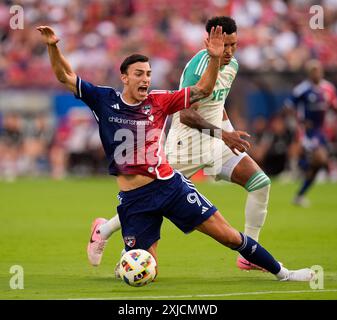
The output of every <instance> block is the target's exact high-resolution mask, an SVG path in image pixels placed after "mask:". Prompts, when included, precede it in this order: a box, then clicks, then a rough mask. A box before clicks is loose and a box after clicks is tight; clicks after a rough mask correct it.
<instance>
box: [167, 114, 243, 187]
mask: <svg viewBox="0 0 337 320" xmlns="http://www.w3.org/2000/svg"><path fill="white" fill-rule="evenodd" d="M223 129H224V130H227V131H233V130H234V129H233V127H232V125H231V123H230V122H229V121H228V120H227V121H224V122H223ZM208 150H210V151H211V152H210V155H206V154H204V155H203V157H200V158H201V159H207V160H206V161H204V162H201V161H200V162H199V163H198V162H197V163H179V162H178V163H177V162H175V161H173V162H172V163H171V162H170V163H171V165H172V167H173V168H174V169H176V170H178V171H180V172H181V173H182V174H183V175H184V176H186V177H187V178H190V177H192V176H193V175H194V174H195V173H197V172H198V171H199V170H200V169H204V173H205V174H206V175H209V176H211V177H213V178H214V179H215V180H226V181H231V176H232V173H233V170H234V168H235V167H236V166H237V165H238V163H239V162H240V161H241V159H243V158H244V157H245V156H247V153H246V152H243V153H240V152H238V155H235V154H234V153H233V152H232V150H231V149H230V148H228V147H227V145H226V144H225V143H224V142H223V141H222V140H220V139H218V140H217V143H216V145H215V146H214V145H212V147H210V148H209V149H208ZM169 160H170V159H169Z"/></svg>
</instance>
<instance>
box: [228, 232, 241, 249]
mask: <svg viewBox="0 0 337 320" xmlns="http://www.w3.org/2000/svg"><path fill="white" fill-rule="evenodd" d="M241 243H242V238H241V235H240V233H239V232H238V231H236V230H235V229H232V230H231V231H230V232H227V234H226V238H225V241H224V243H223V244H224V245H225V246H226V247H228V248H230V249H234V248H237V247H239V246H240V245H241Z"/></svg>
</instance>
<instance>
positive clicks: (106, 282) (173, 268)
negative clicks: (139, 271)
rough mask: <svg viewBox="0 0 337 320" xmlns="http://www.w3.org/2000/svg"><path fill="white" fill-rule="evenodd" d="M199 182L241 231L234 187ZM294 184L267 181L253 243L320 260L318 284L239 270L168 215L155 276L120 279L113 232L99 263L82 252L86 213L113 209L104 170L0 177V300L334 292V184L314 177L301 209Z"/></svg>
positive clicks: (301, 262)
mask: <svg viewBox="0 0 337 320" xmlns="http://www.w3.org/2000/svg"><path fill="white" fill-rule="evenodd" d="M198 188H199V190H200V191H201V192H202V193H204V194H205V195H206V196H207V197H208V199H209V200H211V201H212V202H214V204H215V205H216V206H217V207H218V208H219V210H220V211H221V213H222V214H223V215H224V216H225V217H226V219H227V220H228V221H229V222H230V223H231V224H232V225H233V226H234V227H236V228H238V229H239V230H243V223H244V205H245V199H246V193H245V191H244V190H243V189H242V188H240V187H238V186H235V185H230V184H226V183H203V184H199V185H198ZM296 188H297V185H296V184H281V183H278V182H276V181H274V182H273V185H272V189H271V195H270V205H269V213H268V217H267V220H266V223H265V226H264V228H263V230H262V232H261V236H260V242H261V244H262V245H264V246H265V247H266V248H267V249H268V250H269V251H270V252H272V254H273V255H274V256H275V257H276V258H277V259H278V260H279V261H281V262H283V263H284V264H285V266H287V267H288V268H302V267H311V266H313V265H320V266H322V267H323V269H324V289H322V290H313V289H311V288H310V286H309V284H308V283H295V282H290V283H288V282H278V281H275V280H274V277H273V276H272V275H270V274H267V273H261V272H256V271H253V272H243V271H240V270H238V269H237V268H236V266H235V259H236V253H235V252H233V251H231V250H229V249H227V248H225V247H222V246H221V245H220V244H218V243H216V242H215V241H214V240H212V239H210V238H208V237H206V236H205V235H202V234H200V233H198V232H193V233H192V234H190V235H184V234H183V233H182V232H180V231H179V230H178V229H177V228H176V227H175V226H174V225H173V224H171V222H169V221H165V222H164V224H163V227H162V235H161V236H162V239H161V240H160V243H159V247H158V254H159V276H158V278H157V281H156V282H154V283H151V284H149V285H148V286H145V287H141V288H133V287H129V286H127V285H126V284H125V283H124V282H122V281H120V280H116V279H114V275H113V270H114V266H115V263H116V261H117V260H118V258H119V256H120V252H121V249H122V246H123V243H122V239H121V234H120V232H117V233H115V234H114V235H113V236H112V237H111V239H110V241H109V243H108V246H107V248H106V251H105V255H104V257H103V261H102V264H101V266H100V267H98V268H93V267H91V266H89V264H88V262H87V257H86V245H87V241H88V239H89V233H90V225H91V222H92V219H93V218H95V217H97V216H105V217H110V216H112V215H114V214H115V206H116V205H117V198H116V194H117V186H116V183H115V181H114V179H113V178H92V179H68V180H65V181H51V180H48V179H38V180H30V179H22V180H19V181H17V182H13V183H5V182H0V221H1V223H0V234H1V237H0V299H84V298H93V299H96V298H97V299H147V300H149V299H156V300H157V299H170V300H175V299H199V300H200V299H201V300H207V299H287V300H288V299H315V300H316V299H337V200H336V199H337V193H336V189H337V186H336V185H334V184H319V185H316V186H314V188H313V190H311V192H310V194H309V198H310V200H311V202H312V206H311V207H310V208H308V209H302V208H297V207H294V206H292V205H291V204H290V199H291V198H292V196H293V193H294V191H295V190H296ZM13 265H20V266H22V267H23V269H24V289H22V290H19V289H17V290H13V289H11V288H10V285H9V283H10V279H11V277H12V276H13V274H11V273H10V268H11V266H13Z"/></svg>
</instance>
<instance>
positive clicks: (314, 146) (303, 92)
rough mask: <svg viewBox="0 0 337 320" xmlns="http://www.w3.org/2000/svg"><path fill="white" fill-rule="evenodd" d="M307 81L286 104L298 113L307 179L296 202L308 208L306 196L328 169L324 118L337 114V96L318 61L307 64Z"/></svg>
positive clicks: (305, 177) (302, 157)
mask: <svg viewBox="0 0 337 320" xmlns="http://www.w3.org/2000/svg"><path fill="white" fill-rule="evenodd" d="M306 71H307V73H308V79H305V80H304V81H302V82H301V83H300V84H298V85H297V86H296V87H295V88H294V90H293V93H292V95H291V97H290V98H288V99H287V100H286V102H285V106H286V107H287V108H288V110H292V112H295V113H296V116H297V120H298V124H299V126H298V128H299V134H298V142H299V144H300V145H301V154H300V157H299V165H300V168H301V169H302V170H303V172H304V179H303V182H302V185H301V187H300V189H299V190H298V192H297V194H296V196H295V198H294V200H293V203H294V204H295V205H299V206H302V207H306V206H308V205H309V201H308V199H306V198H305V194H306V193H307V192H308V191H309V189H310V187H311V186H312V185H313V183H314V181H315V177H316V175H317V173H318V171H319V170H320V169H322V168H327V167H328V162H329V161H328V160H329V153H328V143H327V139H326V137H325V133H324V129H323V127H324V120H325V115H326V113H327V111H328V110H329V109H331V110H335V111H337V95H336V89H335V87H334V85H333V84H332V83H331V82H329V81H327V80H325V79H323V67H322V64H321V63H320V61H318V60H309V61H308V62H307V63H306Z"/></svg>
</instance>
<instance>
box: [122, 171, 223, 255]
mask: <svg viewBox="0 0 337 320" xmlns="http://www.w3.org/2000/svg"><path fill="white" fill-rule="evenodd" d="M118 199H119V201H120V205H119V206H118V207H117V211H118V215H119V219H120V222H121V226H122V235H123V239H124V242H125V250H126V251H128V250H131V249H136V248H138V249H144V250H147V249H148V248H150V247H151V245H152V244H153V243H155V242H156V241H157V240H159V239H160V228H161V225H162V222H163V217H166V218H168V219H170V220H171V221H172V222H173V223H174V224H175V225H176V226H177V227H178V228H179V229H180V230H182V231H183V232H185V233H189V232H191V231H193V230H194V229H195V227H197V226H198V225H200V224H201V223H203V222H204V221H205V220H207V219H208V218H209V217H210V216H212V215H213V214H214V213H215V212H216V211H217V208H216V207H215V206H214V205H213V204H212V203H211V202H210V201H209V200H207V199H206V198H205V197H204V196H203V195H202V194H200V193H199V192H198V191H197V189H196V188H195V186H194V185H193V183H192V182H190V181H189V180H187V178H185V177H184V176H183V175H182V174H181V173H180V172H177V171H176V172H175V174H174V176H173V177H172V178H170V179H168V180H154V181H152V182H150V183H149V184H147V185H145V186H143V187H140V188H137V189H134V190H131V191H126V192H120V193H119V194H118Z"/></svg>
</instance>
